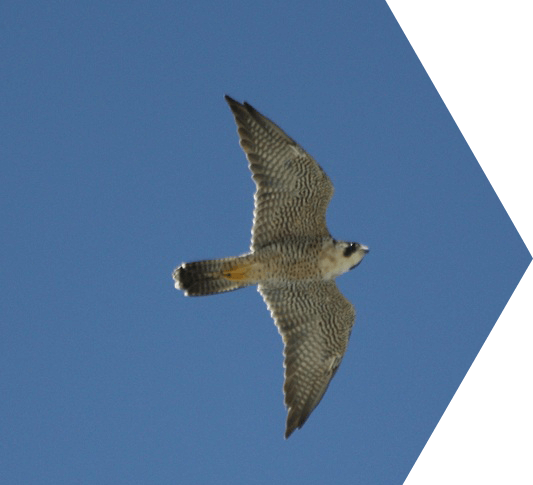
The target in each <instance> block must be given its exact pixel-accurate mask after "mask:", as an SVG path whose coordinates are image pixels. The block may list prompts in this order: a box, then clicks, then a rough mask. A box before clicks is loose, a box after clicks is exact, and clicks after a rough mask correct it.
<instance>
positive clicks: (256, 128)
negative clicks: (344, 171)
mask: <svg viewBox="0 0 533 485" xmlns="http://www.w3.org/2000/svg"><path fill="white" fill-rule="evenodd" d="M225 98H226V101H227V102H228V104H229V106H230V108H231V110H232V111H233V114H234V116H235V121H236V123H237V128H238V130H237V131H238V133H239V137H240V143H241V147H242V149H243V150H244V152H245V153H246V156H247V158H248V161H249V164H250V170H251V172H252V178H253V179H254V181H255V184H256V192H255V210H254V223H253V227H252V250H254V249H258V248H261V247H263V246H265V245H267V244H269V243H271V242H273V241H278V240H280V239H286V238H288V237H291V236H299V237H305V236H308V235H310V236H313V237H320V236H328V235H329V232H328V229H327V227H326V209H327V206H328V204H329V201H330V199H331V196H332V195H333V185H332V183H331V181H330V180H329V178H328V176H327V175H326V173H325V172H324V171H323V170H322V168H321V167H320V165H318V163H316V161H315V160H314V159H313V158H312V157H311V156H310V155H308V154H307V153H306V152H305V150H303V149H302V148H301V147H300V146H299V145H298V144H297V143H296V142H295V141H294V140H293V139H291V138H290V137H289V136H287V135H286V134H285V133H284V132H283V131H282V130H281V129H280V128H279V127H278V126H277V125H276V124H274V123H273V122H272V121H270V120H269V119H268V118H266V117H264V116H263V115H262V114H261V113H259V112H258V111H256V110H255V109H254V108H253V107H252V106H250V105H249V104H248V103H244V104H241V103H239V102H237V101H235V100H234V99H232V98H230V97H229V96H226V97H225Z"/></svg>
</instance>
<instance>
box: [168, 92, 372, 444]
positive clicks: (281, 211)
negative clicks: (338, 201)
mask: <svg viewBox="0 0 533 485" xmlns="http://www.w3.org/2000/svg"><path fill="white" fill-rule="evenodd" d="M225 99H226V101H227V103H228V104H229V107H230V108H231V111H232V112H233V115H234V117H235V121H236V123H237V132H238V134H239V138H240V144H241V147H242V149H243V150H244V152H245V153H246V156H247V158H248V162H249V167H250V170H251V172H252V178H253V180H254V182H255V184H256V192H255V196H254V199H255V208H254V220H253V226H252V242H251V246H250V252H249V253H247V254H244V255H242V256H237V257H230V258H224V259H215V260H206V261H197V262H193V263H183V264H182V265H181V266H179V267H178V268H176V270H175V271H174V272H173V274H172V276H173V279H174V281H175V286H176V288H177V289H179V290H183V291H184V292H185V295H188V296H201V295H211V294H215V293H222V292H225V291H232V290H237V289H239V288H243V287H245V286H249V285H257V286H258V290H259V293H261V296H262V297H263V299H264V301H265V303H266V304H267V306H268V309H269V310H270V313H271V315H272V318H273V319H274V321H275V323H276V326H277V327H278V330H279V333H280V334H281V337H282V339H283V343H284V356H285V359H284V367H285V382H284V386H283V390H284V394H285V405H286V407H287V411H288V415H287V423H286V430H285V438H288V437H289V436H290V435H291V434H292V433H293V431H294V430H295V429H297V428H301V427H302V426H303V425H304V423H305V422H306V420H307V418H308V417H309V415H310V414H311V412H312V411H313V410H314V409H315V408H316V406H317V405H318V403H319V402H320V400H321V399H322V397H323V395H324V393H325V392H326V390H327V388H328V385H329V383H330V381H331V379H332V378H333V376H334V375H335V373H336V372H337V369H338V368H339V365H340V363H341V361H342V358H343V356H344V353H345V352H346V348H347V346H348V339H349V338H350V333H351V330H352V327H353V324H354V322H355V309H354V307H353V305H352V304H351V303H350V302H349V301H348V300H347V299H346V298H345V297H344V296H343V295H342V293H341V292H340V291H339V289H338V288H337V285H336V284H335V278H336V277H337V276H339V275H341V274H342V273H345V272H347V271H348V270H350V269H353V268H355V267H356V266H357V265H358V264H359V263H360V262H361V261H362V259H363V257H364V256H365V255H366V253H367V252H368V247H366V246H364V245H362V244H359V243H354V242H344V241H337V240H336V239H334V238H333V237H332V236H331V235H330V233H329V231H328V229H327V227H326V209H327V206H328V204H329V201H330V199H331V196H332V195H333V185H332V183H331V181H330V179H329V177H328V176H327V175H326V173H325V172H324V170H322V168H321V167H320V165H318V163H317V162H316V161H315V160H314V159H313V158H312V157H311V156H310V155H309V154H307V153H306V152H305V151H304V150H303V149H302V148H301V147H300V146H299V145H298V144H297V143H296V142H295V141H294V140H293V139H291V138H290V137H289V136H287V134H285V132H283V131H282V130H281V128H279V127H278V126H277V125H276V124H275V123H273V122H272V121H270V120H269V119H268V118H266V117H265V116H263V115H262V114H261V113H259V112H258V111H257V110H255V109H254V108H253V107H252V106H251V105H249V104H248V103H246V102H245V103H243V104H241V103H239V102H237V101H235V100H234V99H232V98H230V97H229V96H225Z"/></svg>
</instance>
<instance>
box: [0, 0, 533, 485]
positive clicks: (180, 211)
mask: <svg viewBox="0 0 533 485" xmlns="http://www.w3.org/2000/svg"><path fill="white" fill-rule="evenodd" d="M309 5H310V4H309V3H308V2H279V3H273V2H268V4H267V3H253V2H232V3H231V4H229V3H228V4H226V3H224V2H187V3H185V2H184V3H180V2H150V3H149V2H145V3H142V2H115V3H113V4H109V3H108V2H101V3H99V2H92V3H91V4H83V5H82V4H79V3H76V4H74V3H60V2H4V3H3V4H2V6H1V7H0V18H1V19H2V34H1V36H2V42H1V46H0V48H1V49H2V51H1V55H2V78H1V80H0V83H1V84H0V88H1V90H2V100H1V101H0V109H1V113H0V124H1V132H2V148H1V150H2V154H1V159H2V177H1V179H0V184H1V187H0V190H1V193H2V205H1V208H0V210H1V212H0V217H1V225H2V228H3V230H2V232H1V235H0V238H1V241H2V248H3V250H2V268H3V277H2V282H3V283H2V288H3V289H2V293H3V295H2V302H1V305H2V309H1V312H2V314H1V320H2V321H1V325H2V329H1V332H2V335H1V341H0V346H1V349H0V350H1V353H0V366H1V376H0V378H1V381H0V386H1V392H2V400H1V401H0V443H1V456H0V465H1V469H2V475H3V477H4V481H5V483H10V484H18V483H20V484H26V483H43V484H44V483H47V484H48V483H114V484H122V483H124V484H126V483H128V484H131V483H265V484H266V483H293V484H298V483H307V484H309V483H365V484H394V483H402V482H403V481H404V480H405V478H406V476H407V474H408V473H409V471H410V469H411V467H412V466H413V464H414V462H415V461H416V459H417V457H418V455H419V454H420V452H421V451H422V448H423V447H424V445H425V443H426V441H427V440H428V438H429V436H430V435H431V433H432V431H433V429H434V428H435V426H436V424H437V422H438V421H439V419H440V417H441V416H442V414H443V412H444V410H445V409H446V407H447V405H448V403H449V402H450V400H451V398H452V397H453V395H454V393H455V391H456V390H457V388H458V386H459V384H460V383H461V380H462V379H463V377H464V376H465V374H466V372H467V370H468V368H469V366H470V365H471V364H472V362H473V360H474V358H475V357H476V355H477V353H478V351H479V350H480V348H481V346H482V345H483V342H484V341H485V339H486V338H487V336H488V334H489V332H490V331H491V329H492V327H493V326H494V324H495V322H496V320H497V318H498V316H499V315H500V313H501V312H502V310H503V308H504V306H505V304H506V303H507V301H508V300H509V298H510V296H511V294H512V292H513V291H514V289H515V288H516V285H517V284H518V282H519V280H520V278H521V277H522V275H523V274H524V271H525V270H526V268H527V265H528V264H529V262H530V261H531V256H530V254H529V252H528V251H527V249H526V247H525V245H524V243H523V242H522V240H521V238H520V236H519V234H518V233H517V231H516V229H515V228H514V226H513V224H512V222H511V220H510V219H509V217H508V215H507V213H506V212H505V210H504V208H503V206H502V205H501V203H500V201H499V199H498V197H497V196H496V194H495V193H494V191H493V189H492V188H491V185H490V183H489V182H488V180H487V178H486V177H485V175H484V173H483V171H482V170H481V168H480V166H479V165H478V163H477V161H476V159H475V157H474V155H473V154H472V152H471V150H470V148H469V146H468V144H467V142H466V141H465V139H464V138H463V135H462V134H461V132H460V130H459V129H458V127H457V126H456V124H455V122H454V120H453V118H452V116H451V115H450V113H449V112H448V110H447V108H446V106H445V104H444V103H443V101H442V100H441V98H440V96H439V94H438V93H437V91H436V89H435V87H434V86H433V84H432V82H431V80H430V78H429V77H428V75H427V74H426V72H425V70H424V67H423V66H422V64H421V63H420V61H419V60H418V58H417V56H416V55H415V53H414V51H413V50H412V48H411V46H410V44H409V42H408V41H407V39H406V37H405V36H404V34H403V32H402V30H401V29H400V27H399V25H398V24H397V22H396V20H395V18H394V16H393V15H392V13H391V11H390V10H389V8H388V6H387V4H386V3H385V2H376V1H367V2H337V3H335V4H334V5H332V4H326V3H323V4H322V3H318V2H317V3H314V4H313V5H312V7H310V6H309ZM224 93H227V94H229V95H231V96H233V97H235V98H236V99H238V100H240V101H242V100H247V101H249V102H250V103H252V104H253V105H254V106H255V107H256V108H257V109H259V110H260V111H261V112H263V113H264V114H265V115H266V116H268V117H270V118H272V119H273V120H274V121H275V122H277V123H278V124H280V126H281V127H282V128H283V129H284V130H285V131H286V132H287V133H288V134H289V135H290V136H292V137H293V138H295V139H296V140H297V141H298V142H299V143H300V144H301V145H302V146H303V147H304V148H305V149H306V150H307V151H308V152H309V153H311V154H312V155H313V156H314V157H315V158H316V159H317V161H318V162H319V163H320V164H321V165H322V167H323V168H324V170H325V171H326V172H327V173H328V175H329V176H330V178H331V179H332V181H333V183H334V185H335V189H336V192H335V195H334V198H333V200H332V203H331V205H330V208H329V211H328V223H329V228H330V231H331V232H332V234H333V236H334V237H336V238H338V239H346V240H355V241H360V242H362V243H364V244H367V245H368V246H370V248H371V252H370V254H369V255H368V256H367V257H366V259H365V260H364V262H363V263H362V264H361V265H360V266H359V267H358V268H357V269H356V270H355V271H353V272H350V273H348V274H347V275H344V276H342V277H340V278H339V279H338V284H339V287H340V288H341V290H342V291H343V293H344V294H345V295H346V297H347V298H348V299H350V300H351V301H352V302H354V304H355V305H356V308H357V311H358V317H357V322H356V326H355V327H354V331H353V332H352V338H351V342H350V346H349V349H348V352H347V354H346V356H345V359H344V361H343V364H342V366H341V368H340V370H339V372H338V373H337V375H336V377H335V379H334V380H333V382H332V384H331V386H330V389H329V390H328V392H327V394H326V396H325V398H324V400H323V401H322V403H321V404H320V405H319V407H318V408H317V409H316V410H315V412H314V413H313V414H312V416H311V417H310V419H309V421H308V422H307V423H306V425H305V426H304V427H303V428H302V430H299V431H297V432H295V434H294V435H293V436H292V437H291V438H290V439H289V440H288V441H285V440H284V439H283V431H284V423H285V410H284V407H283V396H282V390H281V389H282V382H283V369H282V343H281V338H280V337H279V335H278V333H277V330H276V328H275V326H274V325H273V323H272V320H271V318H270V315H269V313H268V311H267V310H266V307H265V305H264V303H263V302H262V300H261V297H260V295H259V294H258V293H257V292H256V291H255V289H254V288H247V289H244V290H240V291H238V292H233V293H230V294H225V295H218V296H213V297H206V298H198V299H188V298H185V297H183V295H182V294H180V293H178V292H177V291H176V290H175V289H174V287H173V282H172V279H171V273H172V270H173V269H174V267H175V266H177V265H179V264H180V263H181V262H183V261H192V260H196V259H203V258H214V257H223V256H230V255H238V254H241V253H243V252H245V251H247V248H248V246H249V238H250V227H251V222H252V209H253V198H252V195H253V190H254V185H253V182H252V180H251V178H250V174H249V172H248V169H247V163H246V160H245V157H244V154H243V153H242V151H241V150H240V147H239V145H238V138H237V134H236V128H235V124H234V121H233V117H232V115H231V113H230V111H229V108H228V107H227V105H226V103H225V102H224V100H223V94H224Z"/></svg>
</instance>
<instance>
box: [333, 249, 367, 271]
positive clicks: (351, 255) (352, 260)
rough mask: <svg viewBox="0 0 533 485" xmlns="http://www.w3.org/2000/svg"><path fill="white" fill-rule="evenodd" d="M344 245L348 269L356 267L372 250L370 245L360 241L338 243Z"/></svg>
mask: <svg viewBox="0 0 533 485" xmlns="http://www.w3.org/2000/svg"><path fill="white" fill-rule="evenodd" d="M338 244H342V245H344V249H343V251H342V255H343V256H344V257H345V258H346V261H347V264H349V267H348V269H349V270H350V269H354V268H355V267H356V266H357V265H358V264H359V263H360V262H361V261H363V258H364V257H365V254H366V253H368V251H370V249H369V248H368V246H365V245H364V244H359V243H347V242H343V243H338Z"/></svg>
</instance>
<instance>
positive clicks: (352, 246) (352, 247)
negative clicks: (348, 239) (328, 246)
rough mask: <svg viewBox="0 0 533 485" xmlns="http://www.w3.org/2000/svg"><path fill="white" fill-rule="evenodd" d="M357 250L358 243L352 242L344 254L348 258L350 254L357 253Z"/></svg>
mask: <svg viewBox="0 0 533 485" xmlns="http://www.w3.org/2000/svg"><path fill="white" fill-rule="evenodd" d="M356 251H357V244H356V243H352V244H350V245H349V246H348V247H347V248H346V249H345V250H344V256H345V257H346V258H347V257H348V256H350V254H352V253H355V252H356Z"/></svg>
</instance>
